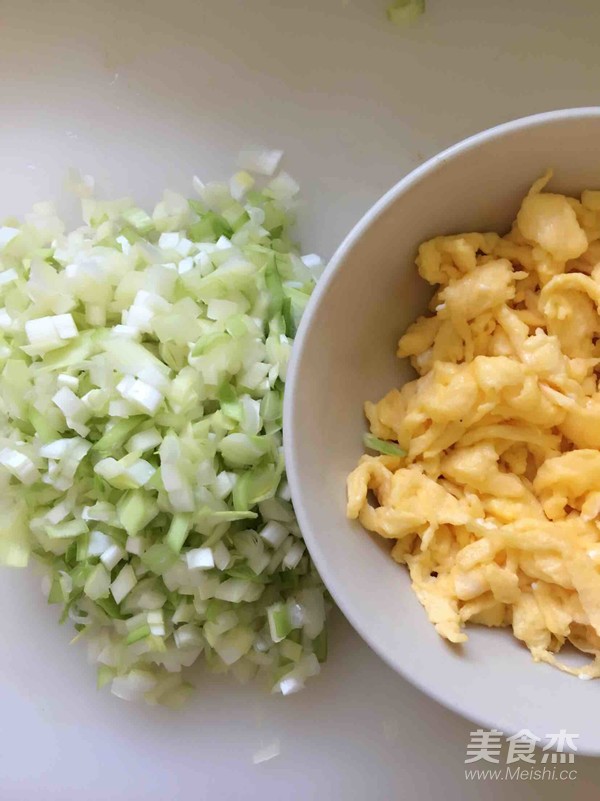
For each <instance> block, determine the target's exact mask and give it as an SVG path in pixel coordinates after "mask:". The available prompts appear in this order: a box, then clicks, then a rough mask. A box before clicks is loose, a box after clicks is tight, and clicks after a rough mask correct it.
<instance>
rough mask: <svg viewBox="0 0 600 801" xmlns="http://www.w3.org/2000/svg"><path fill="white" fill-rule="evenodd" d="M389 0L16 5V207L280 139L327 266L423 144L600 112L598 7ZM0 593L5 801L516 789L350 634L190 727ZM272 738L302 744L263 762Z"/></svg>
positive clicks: (1, 141)
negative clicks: (117, 681) (278, 680)
mask: <svg viewBox="0 0 600 801" xmlns="http://www.w3.org/2000/svg"><path fill="white" fill-rule="evenodd" d="M19 6H20V7H19ZM384 6H385V1H384V0H352V2H349V3H348V4H347V5H344V4H343V3H342V2H341V0H278V1H277V2H275V1H274V0H271V1H269V0H253V2H248V0H245V1H244V0H237V1H236V0H190V2H184V1H183V0H171V2H168V3H159V2H156V0H145V2H136V0H131V1H130V2H129V3H123V2H122V0H120V1H119V2H117V0H105V1H104V2H97V0H93V2H91V1H90V2H88V0H72V1H71V2H64V0H57V1H56V2H53V3H43V2H41V0H39V1H38V2H35V3H33V2H30V3H17V2H13V0H3V3H2V4H1V5H0V74H1V75H2V80H1V81H0V109H1V111H2V125H1V126H0V178H1V180H2V187H1V191H0V216H1V215H3V214H8V213H14V212H22V211H24V210H25V209H26V207H27V206H28V204H29V203H30V202H31V201H33V200H35V199H39V198H45V197H48V196H49V195H52V194H54V192H53V189H54V188H55V187H57V186H58V185H59V184H60V183H61V182H62V179H63V176H64V169H65V167H66V166H68V165H71V164H75V165H77V166H78V167H80V168H81V169H82V170H83V171H85V172H93V173H94V174H95V175H96V176H97V178H98V179H99V183H100V185H101V186H102V187H104V188H106V189H110V190H111V192H115V193H116V192H125V191H128V192H131V191H133V192H134V193H135V195H136V196H137V197H138V198H139V199H140V200H142V201H149V200H150V199H152V198H154V197H155V196H156V194H157V193H158V192H159V191H160V190H161V189H162V188H164V186H166V185H167V184H170V185H171V186H174V187H175V188H182V189H183V188H185V187H186V186H188V177H189V175H190V174H191V173H192V172H197V173H199V174H200V175H201V176H202V177H208V178H214V177H219V176H223V175H226V174H228V172H229V170H230V168H231V167H232V163H233V154H235V153H236V152H237V151H238V150H239V149H241V147H243V146H245V145H248V144H250V145H253V144H258V145H260V144H266V145H268V146H275V147H283V148H284V149H285V150H286V154H287V157H286V168H287V169H289V170H290V171H291V172H293V173H294V174H295V175H296V176H297V177H298V178H300V179H301V181H302V183H303V186H304V187H305V188H306V191H305V198H306V200H307V208H306V212H305V214H304V215H303V221H302V223H303V232H304V237H303V239H304V244H305V247H306V249H307V250H316V249H318V250H321V251H322V252H323V254H324V255H330V254H331V253H332V252H333V249H334V247H335V246H336V244H337V243H338V242H339V241H340V240H341V239H342V237H343V236H344V234H345V233H346V232H347V230H349V229H350V227H351V226H352V225H353V224H354V222H355V221H356V219H358V217H359V216H360V215H361V214H362V213H363V211H365V210H366V208H367V207H368V206H369V205H370V204H371V203H372V202H373V201H374V200H375V199H376V198H377V197H378V196H379V195H380V194H381V193H382V192H383V191H384V190H386V189H387V188H388V187H389V186H390V185H391V184H393V183H394V182H395V181H396V180H397V179H398V178H400V177H401V176H402V175H403V174H404V173H406V172H408V171H409V170H410V169H412V168H413V167H414V166H415V165H416V164H417V163H419V161H421V160H422V158H423V157H424V156H428V155H431V154H433V153H434V152H436V151H437V150H439V149H441V148H442V147H444V146H446V145H448V144H450V143H451V142H453V141H456V140H458V139H461V138H462V137H464V136H465V135H467V134H469V133H472V132H474V131H476V130H480V129H482V128H485V127H488V126H489V125H492V124H494V123H497V122H501V121H504V120H506V119H509V118H512V117H517V116H521V115H524V114H528V113H532V112H535V111H541V110H545V109H550V108H557V107H562V106H576V105H590V104H594V103H596V102H597V101H598V83H597V75H598V49H597V30H598V22H599V21H600V9H599V7H598V4H597V2H596V0H571V2H565V0H523V2H518V1H517V0H506V1H505V2H502V3H497V2H491V0H490V2H481V0H453V1H452V2H449V1H448V0H437V2H436V0H429V12H428V16H427V17H426V19H425V20H423V21H422V23H420V24H419V25H418V26H415V27H414V28H412V29H410V30H407V31H397V30H395V29H394V28H392V27H390V26H388V25H387V23H386V22H385V19H384V16H383V15H382V9H383V7H384ZM0 604H1V608H2V610H3V615H2V621H1V624H0V626H1V629H0V631H1V634H2V657H3V658H2V660H1V661H0V712H1V714H2V722H3V726H2V734H1V735H0V736H1V745H2V747H1V748H0V798H2V801H5V799H6V801H33V799H38V798H43V799H45V801H70V799H74V798H80V799H85V801H96V800H98V801H100V799H102V801H104V799H111V801H122V800H123V801H124V800H125V799H128V800H129V801H137V800H138V799H140V800H141V799H144V801H155V800H157V799H161V801H162V799H169V801H171V800H172V799H187V798H194V799H204V798H206V799H211V800H212V799H218V801H221V800H223V801H229V799H241V798H261V799H262V798H264V799H272V798H273V799H275V798H277V799H279V798H281V797H285V798H286V799H289V800H290V801H295V800H296V799H302V800H304V799H311V798H327V799H332V800H333V801H337V799H346V800H347V801H362V799H366V798H367V797H368V798H369V799H377V801H379V799H381V800H382V801H387V799H392V798H393V799H396V798H403V799H429V798H431V799H437V798H441V797H443V798H447V799H451V801H454V800H456V801H458V800H459V799H467V800H469V799H476V798H477V799H500V798H504V797H505V795H506V792H507V791H506V787H505V785H504V784H503V783H502V782H495V783H494V782H488V783H485V782H482V783H473V782H466V781H465V780H464V778H463V767H464V766H463V764H462V760H463V759H464V754H465V745H466V742H467V738H468V731H469V729H470V726H469V724H467V723H465V722H464V721H462V720H460V719H459V718H457V717H455V716H454V715H453V714H451V713H449V712H446V711H445V710H443V709H442V708H441V707H438V706H437V705H436V704H435V703H434V702H432V701H429V700H427V699H426V698H425V697H424V696H422V695H421V694H420V693H418V692H417V691H416V690H414V689H413V688H412V687H410V686H409V685H408V684H407V683H406V682H404V681H403V680H402V679H400V678H399V677H398V676H396V675H395V674H394V673H393V672H392V671H391V670H390V669H389V668H387V667H386V666H385V665H384V664H383V662H382V661H381V660H380V659H379V658H378V657H376V656H375V655H374V654H373V653H371V652H370V651H369V650H368V648H367V646H366V645H364V644H363V643H362V641H361V640H360V639H359V638H358V637H357V636H356V635H354V634H353V633H352V632H351V631H350V630H349V628H348V626H347V625H346V624H343V623H338V624H336V625H335V627H334V636H333V638H332V639H333V642H332V647H331V657H330V662H329V664H328V666H327V668H326V669H325V671H324V674H323V675H322V676H321V678H320V679H318V680H316V681H315V682H313V683H312V685H311V686H310V687H309V688H308V690H307V691H306V692H305V693H303V694H302V695H300V696H296V697H292V698H289V699H286V700H285V701H284V700H282V699H279V698H267V699H266V700H265V699H264V698H263V697H262V696H261V695H260V694H259V692H258V690H257V689H256V688H238V687H236V686H235V685H232V684H230V683H226V682H224V681H222V680H218V679H214V678H210V679H208V680H206V681H203V682H202V689H200V690H199V692H198V694H197V696H196V703H195V705H194V706H192V708H191V709H190V710H189V711H188V712H186V713H184V715H179V716H177V715H175V714H172V713H169V712H167V711H163V710H155V709H139V708H136V707H132V706H129V705H126V704H123V703H122V702H120V701H118V700H117V699H115V698H112V697H110V696H108V695H106V694H102V693H99V694H97V693H96V692H95V691H94V689H93V675H92V671H91V669H90V668H88V667H87V666H86V664H85V659H84V655H83V653H82V651H81V650H80V649H78V648H77V647H76V646H73V647H72V648H68V647H67V642H68V640H69V633H68V631H67V630H66V629H62V630H61V629H58V628H57V627H56V625H55V623H54V619H55V610H54V609H52V608H51V609H46V608H44V604H43V602H42V601H41V599H40V597H39V595H38V594H37V586H35V582H33V581H32V580H31V579H30V578H26V579H25V580H24V579H23V576H22V575H15V574H3V575H2V578H1V580H0ZM594 689H595V687H594ZM591 713H592V714H593V713H594V709H593V706H592V708H591ZM261 738H262V742H261ZM275 738H279V740H280V742H281V755H280V756H279V757H277V758H275V759H273V760H272V761H270V762H266V763H264V764H262V765H258V766H254V765H253V764H252V755H253V753H254V752H255V751H257V750H259V749H260V748H261V747H263V746H268V745H269V744H270V743H271V742H272V741H273V740H274V739H275ZM578 770H579V778H578V780H577V781H576V782H575V783H574V784H570V785H569V786H568V787H565V786H564V785H563V784H562V783H561V782H542V783H540V782H537V783H534V784H533V785H527V784H525V783H517V784H514V783H513V784H512V785H511V787H510V791H511V793H512V794H513V795H514V796H515V797H517V798H519V799H530V798H535V797H537V796H538V794H540V793H542V792H543V793H544V795H545V797H546V798H548V799H554V798H557V799H558V798H559V797H563V796H564V794H565V792H566V793H568V795H569V797H570V798H571V799H576V801H579V799H584V798H587V797H589V796H590V795H591V793H592V788H593V787H594V786H595V785H597V783H598V781H600V768H599V767H597V765H596V763H595V761H593V760H585V759H580V760H579V765H578Z"/></svg>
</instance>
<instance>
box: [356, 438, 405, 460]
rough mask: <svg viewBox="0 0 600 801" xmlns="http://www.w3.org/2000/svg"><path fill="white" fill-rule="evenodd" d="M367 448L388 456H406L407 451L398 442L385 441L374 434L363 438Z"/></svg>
mask: <svg viewBox="0 0 600 801" xmlns="http://www.w3.org/2000/svg"><path fill="white" fill-rule="evenodd" d="M363 442H364V445H365V448H369V450H372V451H379V453H383V454H385V455H386V456H406V451H405V450H404V449H403V448H401V447H400V446H399V445H398V443H396V442H388V441H387V440H385V439H379V438H378V437H374V436H373V434H365V435H364V437H363Z"/></svg>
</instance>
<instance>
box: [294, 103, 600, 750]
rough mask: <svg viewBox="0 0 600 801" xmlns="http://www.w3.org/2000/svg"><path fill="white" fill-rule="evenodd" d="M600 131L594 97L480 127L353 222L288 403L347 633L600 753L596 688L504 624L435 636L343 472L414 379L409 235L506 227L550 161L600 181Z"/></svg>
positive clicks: (319, 553) (304, 331)
mask: <svg viewBox="0 0 600 801" xmlns="http://www.w3.org/2000/svg"><path fill="white" fill-rule="evenodd" d="M599 140H600V108H598V107H595V108H591V109H576V110H567V111H559V112H553V113H549V114H548V113H545V114H538V115H535V116H533V117H527V118H525V119H522V120H519V121H516V122H511V123H507V124H505V125H500V126H497V127H495V128H493V129H491V130H489V131H487V132H484V133H481V134H477V135H476V136H474V137H471V138H469V139H468V140H466V141H465V142H462V143H460V144H458V145H455V146H453V147H452V148H450V149H449V150H446V151H444V152H442V153H440V154H439V155H438V156H434V157H433V158H432V159H431V160H430V161H428V162H427V163H426V164H424V165H423V166H422V167H419V168H417V170H415V171H414V172H413V173H411V174H410V175H409V176H408V177H406V178H405V179H403V180H402V181H400V183H399V184H398V185H397V186H396V187H394V188H393V189H392V190H390V192H389V193H388V194H387V195H386V196H385V197H384V198H382V200H381V201H379V202H378V203H377V204H376V205H375V206H374V207H373V208H372V209H371V210H369V212H368V213H367V214H366V215H365V217H364V218H363V219H362V220H361V222H360V223H359V224H358V225H357V226H356V228H355V229H353V231H352V232H351V233H350V235H349V236H348V238H347V239H346V240H345V241H344V243H343V244H342V245H341V247H340V249H339V251H338V252H337V253H336V254H335V256H334V257H333V259H332V260H331V263H330V264H329V266H328V268H327V270H326V271H325V273H324V275H323V277H322V278H321V281H320V283H319V286H318V287H317V289H316V291H315V294H314V296H313V298H312V300H311V303H310V306H309V308H308V309H307V311H306V314H305V317H304V319H303V321H302V325H301V329H300V330H299V331H298V336H297V339H296V343H295V346H294V348H295V354H294V358H293V362H292V365H291V366H290V370H289V372H288V380H287V388H286V389H287V391H286V402H285V408H284V419H285V420H286V421H287V424H286V431H285V438H284V444H285V449H286V453H287V454H288V456H287V468H288V479H289V482H290V487H291V490H292V496H293V498H294V502H295V504H296V509H297V511H298V519H299V522H300V525H301V528H302V531H303V532H304V535H305V537H306V541H307V544H308V546H309V548H310V550H311V553H312V554H313V557H314V559H315V563H316V565H317V568H318V570H319V572H320V574H321V576H322V577H323V580H324V581H325V583H326V584H327V586H328V587H329V589H330V591H331V593H332V595H333V597H334V599H335V600H336V602H337V603H338V604H339V607H340V609H341V610H342V611H343V612H344V613H345V614H346V616H347V618H348V620H350V621H351V622H352V623H353V625H354V626H355V628H356V630H357V631H358V632H360V634H361V635H362V636H363V637H364V638H365V640H366V641H367V642H368V643H370V644H371V645H372V647H373V648H374V649H375V650H376V651H377V652H378V653H379V654H380V655H381V656H382V657H383V658H384V659H385V660H386V661H387V662H388V664H390V665H391V666H392V667H394V668H395V669H396V670H398V671H399V672H400V673H401V674H403V675H405V676H406V677H407V678H409V679H410V680H411V681H413V682H414V683H415V684H416V685H417V686H418V687H421V688H423V689H424V690H425V691H426V692H427V693H429V694H430V695H432V696H433V697H435V698H438V699H439V700H440V701H442V702H443V703H444V704H446V705H447V706H448V707H450V708H451V709H454V710H455V711H457V712H459V713H460V714H463V715H465V716H467V717H468V718H470V719H471V720H475V721H477V722H478V723H480V724H481V725H483V726H484V727H485V728H488V729H492V728H498V729H501V730H503V731H504V732H506V733H507V734H515V733H516V732H518V731H521V730H522V729H524V728H526V729H528V730H529V731H532V732H533V733H534V734H535V735H536V736H537V737H539V738H540V739H541V740H542V741H543V742H545V741H546V739H545V738H546V735H547V734H548V733H553V732H558V731H560V730H561V729H565V730H566V731H569V732H576V733H577V734H578V735H579V739H578V748H579V750H580V751H581V752H583V753H588V754H595V755H597V754H600V733H599V732H598V728H597V726H596V722H595V720H593V719H592V718H590V715H589V704H590V697H591V696H592V695H593V693H594V688H593V685H592V684H589V683H588V682H583V681H579V680H578V679H577V678H576V677H573V676H568V675H566V674H565V673H562V672H560V671H558V670H556V669H554V668H552V667H551V666H549V665H536V664H535V663H534V662H533V660H532V659H531V655H530V653H529V652H528V650H527V649H526V648H524V647H523V646H522V645H520V644H519V643H517V641H516V640H515V639H514V638H512V637H510V635H509V632H507V631H502V632H500V631H498V630H490V629H485V628H483V627H479V628H478V627H471V626H468V627H467V629H466V632H465V633H466V634H467V635H468V637H469V641H468V643H466V644H465V645H463V646H450V645H449V643H448V642H446V641H444V640H443V639H442V638H441V637H439V636H438V635H437V633H436V632H435V630H434V628H433V626H431V625H430V624H429V623H428V621H427V619H426V616H425V614H424V611H423V608H422V607H421V605H420V603H419V602H418V600H417V598H416V596H415V594H414V592H413V590H412V588H411V583H410V578H409V575H408V571H407V570H406V568H403V567H400V566H399V565H397V564H396V563H395V562H394V561H393V560H392V559H390V557H389V553H388V551H389V548H388V547H386V544H385V540H383V539H382V538H380V537H377V536H373V537H368V536H366V535H365V532H364V529H363V527H362V526H361V525H360V523H358V522H357V521H354V520H353V521H350V520H348V519H346V516H345V510H346V493H345V479H346V477H347V475H348V474H349V473H350V471H351V470H353V469H354V467H355V466H356V464H357V462H358V460H359V458H360V456H361V455H362V454H363V452H364V447H363V443H362V435H363V432H364V431H365V430H367V428H366V426H365V421H364V417H363V404H364V401H365V400H366V399H368V400H374V401H377V400H378V399H380V398H382V397H384V396H385V395H386V394H387V393H388V392H389V391H390V390H392V389H394V388H395V387H397V386H399V385H400V384H401V383H403V382H404V381H406V380H410V379H412V378H414V372H413V371H412V370H411V369H410V367H409V365H408V363H407V362H406V361H403V362H399V361H398V359H397V358H396V349H397V342H398V338H399V337H400V335H401V334H402V333H403V332H404V331H405V330H406V329H407V327H408V326H409V325H410V324H411V323H412V322H413V321H414V320H415V319H416V317H417V316H418V315H420V314H424V313H426V312H427V301H428V300H429V298H430V297H431V287H430V286H429V285H428V284H427V283H426V282H425V281H424V280H423V279H421V278H420V276H419V275H418V273H417V271H416V269H415V266H414V259H415V250H416V248H417V247H418V245H419V243H421V242H423V241H425V240H427V239H428V238H429V237H431V236H432V235H439V234H443V233H452V232H460V231H465V230H467V231H489V230H492V231H499V232H504V231H508V230H510V225H511V223H512V221H513V220H514V218H515V216H516V213H517V211H518V209H519V206H520V203H521V200H522V198H523V197H524V196H525V194H526V192H527V191H528V189H529V187H530V186H531V185H532V184H533V182H534V181H535V180H536V179H537V178H539V177H540V176H541V175H543V174H544V172H545V171H546V169H547V168H548V165H552V166H553V168H554V169H555V171H556V174H555V178H554V179H553V180H552V181H551V183H550V185H549V188H550V189H554V190H557V191H566V192H569V193H573V194H575V195H578V194H580V193H581V192H582V191H583V190H584V189H585V188H586V187H595V186H600V164H599V163H598V161H597V160H596V159H595V158H594V157H593V156H592V157H590V154H592V153H594V152H595V151H596V149H597V142H598V141H599ZM449 197H452V203H451V204H449V203H448V198H449ZM348 320H352V321H353V322H352V325H351V326H349V325H348ZM315 443H318V446H315ZM388 545H389V543H388ZM492 687H493V691H491V688H492Z"/></svg>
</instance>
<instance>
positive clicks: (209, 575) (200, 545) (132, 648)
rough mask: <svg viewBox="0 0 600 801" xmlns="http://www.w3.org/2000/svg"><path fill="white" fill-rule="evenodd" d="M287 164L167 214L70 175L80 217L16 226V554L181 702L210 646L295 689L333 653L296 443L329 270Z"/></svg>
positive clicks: (103, 650) (8, 431)
mask: <svg viewBox="0 0 600 801" xmlns="http://www.w3.org/2000/svg"><path fill="white" fill-rule="evenodd" d="M281 156H282V154H281V152H280V151H275V150H274V151H265V152H260V151H248V152H246V153H244V154H242V155H241V157H240V166H241V167H242V168H243V169H242V171H240V172H238V173H236V174H235V175H234V176H233V178H232V179H231V180H230V182H229V183H218V184H215V183H213V184H210V183H209V184H204V183H202V182H201V181H200V180H199V179H195V180H194V187H195V189H196V191H197V193H198V195H199V199H197V200H192V201H187V200H186V199H185V198H184V197H182V196H181V195H178V194H176V193H174V192H170V191H167V192H165V194H164V196H163V199H162V200H161V201H160V203H158V205H157V206H156V208H155V209H154V211H153V213H152V214H149V213H147V212H146V211H144V210H143V209H140V208H138V207H137V206H135V205H134V204H133V203H132V202H131V201H130V200H127V199H125V200H116V201H101V200H98V199H96V198H95V197H93V186H94V183H93V180H92V179H91V178H90V176H83V177H81V176H78V175H77V174H75V173H74V174H73V176H72V177H71V179H70V182H71V184H72V186H73V187H74V188H75V189H76V191H77V193H78V194H79V195H80V197H81V198H82V209H83V218H84V221H85V224H84V225H83V226H82V227H81V228H78V229H77V230H74V231H70V232H67V230H66V227H65V225H64V224H63V223H62V222H61V220H60V219H59V218H58V216H57V215H56V213H55V211H54V210H53V208H52V207H51V205H50V204H38V205H37V206H35V207H34V209H33V212H32V214H30V215H28V216H27V221H26V222H25V223H24V224H23V225H21V226H18V227H17V226H12V225H11V226H5V227H0V564H3V565H9V566H12V567H23V566H25V565H26V564H27V562H28V559H29V557H30V556H33V557H35V558H36V559H37V560H39V562H40V563H41V564H42V565H43V568H44V570H46V571H47V574H48V575H47V578H46V579H45V585H44V586H45V587H46V592H47V596H48V601H49V602H50V603H57V604H61V605H62V607H63V614H62V618H61V620H64V619H66V618H67V617H69V618H71V619H72V620H73V622H74V623H75V624H76V627H77V631H78V632H79V633H78V638H79V637H81V636H82V635H83V634H85V638H84V642H86V643H87V644H88V649H89V653H90V657H91V658H92V661H94V662H96V663H97V665H98V687H102V686H104V685H110V686H111V689H112V692H113V693H114V694H115V695H117V696H119V697H121V698H125V699H128V700H138V699H140V700H144V699H145V700H146V701H148V702H149V703H165V704H169V705H173V706H178V705H181V703H183V702H184V701H185V700H186V698H187V696H188V693H189V685H188V684H187V682H186V681H185V676H184V673H182V669H186V668H188V667H190V666H191V665H192V664H193V662H194V661H195V660H196V659H198V658H199V656H200V655H201V654H204V656H205V659H206V662H207V664H208V665H209V667H210V668H211V669H214V670H216V671H224V670H229V669H230V670H231V672H232V673H233V675H234V676H236V677H237V678H238V679H239V680H240V681H246V680H248V679H250V678H252V677H253V676H254V675H255V674H257V673H264V674H266V675H267V677H268V678H269V683H270V685H271V686H272V687H273V688H274V690H276V691H280V692H282V693H284V694H288V693H290V692H293V691H295V690H296V689H299V688H300V687H301V686H303V684H304V681H305V680H306V679H307V678H308V677H309V676H311V675H314V674H315V673H316V672H317V670H318V665H319V662H320V661H322V660H323V659H324V656H325V652H326V632H325V628H324V624H325V607H326V602H325V594H324V588H323V585H322V583H321V581H320V579H319V576H318V575H317V573H316V571H315V569H314V566H313V565H312V562H311V561H310V558H309V556H308V555H307V553H306V551H305V547H304V543H303V542H302V539H301V536H300V533H299V529H298V525H297V523H296V519H295V516H294V511H293V507H292V505H291V499H290V493H289V488H288V485H287V481H286V478H285V465H284V460H283V456H282V433H281V432H282V406H283V391H284V384H285V377H286V372H287V363H288V359H289V353H290V348H291V344H292V337H293V336H294V333H295V330H296V327H297V325H298V321H299V318H300V316H301V314H302V312H303V310H304V308H305V306H306V304H307V302H308V299H309V297H310V294H311V291H312V288H313V286H314V283H315V280H316V278H317V277H318V275H319V274H320V272H321V269H322V266H323V265H322V262H321V261H320V259H319V258H318V257H316V256H314V255H309V256H304V257H301V256H300V255H299V254H298V253H297V251H296V249H295V246H294V244H293V239H292V238H291V228H292V225H293V222H294V209H295V206H296V195H297V193H298V186H297V184H296V182H295V181H294V180H293V179H292V178H291V177H290V176H289V175H287V174H286V173H283V172H280V173H279V174H277V175H275V173H276V171H277V169H278V165H279V161H280V159H281ZM251 172H252V173H255V175H251V174H250V173H251ZM256 174H258V175H259V176H266V177H265V178H260V177H258V178H257V177H256ZM380 445H381V443H380ZM383 445H384V446H385V447H386V448H394V447H395V446H393V445H392V444H390V443H383ZM378 447H379V449H380V450H381V447H380V446H378ZM383 452H388V451H383Z"/></svg>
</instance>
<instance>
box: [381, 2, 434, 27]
mask: <svg viewBox="0 0 600 801" xmlns="http://www.w3.org/2000/svg"><path fill="white" fill-rule="evenodd" d="M424 12H425V0H395V1H394V2H393V3H392V5H391V6H388V10H387V15H388V19H389V20H390V22H393V23H394V25H406V24H408V23H411V22H414V21H415V20H416V19H418V18H419V17H420V16H421V14H423V13H424Z"/></svg>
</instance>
